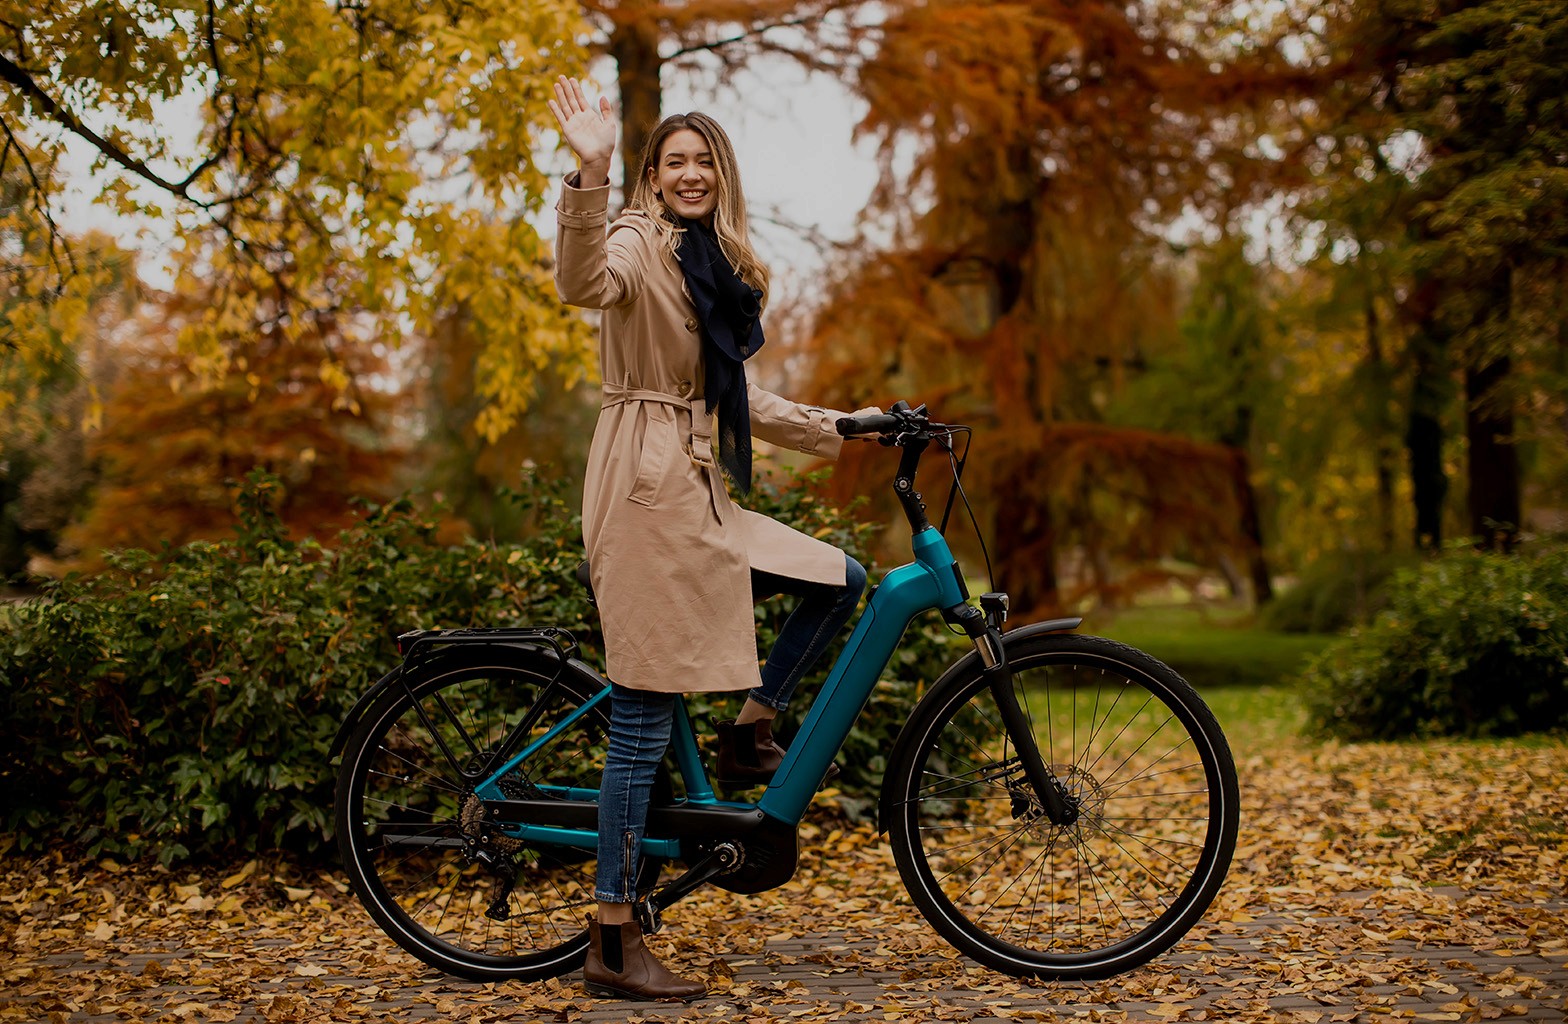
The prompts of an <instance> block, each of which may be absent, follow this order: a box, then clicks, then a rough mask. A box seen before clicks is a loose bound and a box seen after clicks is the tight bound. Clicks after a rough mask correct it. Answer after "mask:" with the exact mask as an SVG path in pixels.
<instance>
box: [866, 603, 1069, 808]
mask: <svg viewBox="0 0 1568 1024" xmlns="http://www.w3.org/2000/svg"><path fill="white" fill-rule="evenodd" d="M1081 625H1083V619H1082V618H1079V617H1076V616H1074V617H1071V618H1061V619H1047V620H1045V621H1044V622H1031V623H1029V624H1028V625H1027V626H1019V627H1018V628H1017V629H1014V630H1010V631H1008V632H1006V633H1003V634H1002V649H1003V650H1004V651H1006V650H1009V649H1011V648H1012V647H1013V646H1014V645H1016V644H1018V643H1021V642H1023V641H1025V640H1028V639H1030V638H1031V637H1036V636H1039V635H1040V634H1042V633H1066V632H1070V631H1071V630H1074V629H1077V628H1078V627H1079V626H1081ZM979 665H980V652H979V651H970V652H969V653H968V654H966V655H964V656H963V657H962V658H959V659H958V660H957V661H955V662H953V664H952V665H950V666H949V667H948V669H947V671H946V672H943V673H942V676H941V678H939V679H938V680H937V681H936V682H934V683H932V684H931V686H930V688H929V689H927V690H926V693H925V696H924V697H922V698H920V704H919V705H916V708H915V709H914V710H911V711H910V713H909V717H908V718H906V719H904V728H903V730H901V731H900V732H899V735H898V739H897V740H895V741H894V742H893V752H892V754H891V756H889V757H888V760H887V763H888V767H889V768H891V767H892V766H893V765H896V764H900V763H902V758H901V757H900V756H899V755H900V753H901V752H902V751H903V749H904V745H905V744H906V743H909V742H911V741H910V740H909V739H908V737H907V735H906V734H907V732H908V729H909V723H910V722H911V721H913V720H914V719H915V718H916V716H917V714H918V709H919V707H920V706H922V705H924V704H925V703H926V702H927V701H930V700H934V699H936V698H937V696H938V695H939V694H943V693H945V692H947V688H948V687H949V686H952V685H953V681H954V680H955V679H958V678H961V677H964V676H969V675H972V674H977V673H978V672H979V671H980V669H979ZM889 778H891V772H890V773H888V774H886V775H884V776H883V777H882V793H881V796H880V797H879V798H878V800H877V832H879V833H883V832H886V831H887V821H888V816H889V815H890V814H891V813H892V805H893V803H894V800H893V796H892V793H891V792H890V791H889V786H888V780H889Z"/></svg>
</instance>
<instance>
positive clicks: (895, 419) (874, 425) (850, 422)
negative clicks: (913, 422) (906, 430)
mask: <svg viewBox="0 0 1568 1024" xmlns="http://www.w3.org/2000/svg"><path fill="white" fill-rule="evenodd" d="M903 425H904V421H903V419H902V418H901V417H899V416H895V415H893V414H892V413H886V412H882V413H875V412H874V413H868V414H867V415H865V416H844V417H841V418H840V419H839V421H838V432H839V434H841V435H842V436H844V437H855V436H857V435H859V434H891V433H892V432H893V431H895V430H897V429H898V428H899V427H902V426H903Z"/></svg>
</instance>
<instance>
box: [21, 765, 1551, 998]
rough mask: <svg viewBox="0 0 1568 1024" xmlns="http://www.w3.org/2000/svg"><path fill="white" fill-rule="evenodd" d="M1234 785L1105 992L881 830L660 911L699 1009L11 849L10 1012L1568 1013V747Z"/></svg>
mask: <svg viewBox="0 0 1568 1024" xmlns="http://www.w3.org/2000/svg"><path fill="white" fill-rule="evenodd" d="M1242 769H1243V790H1244V793H1245V794H1246V804H1247V806H1246V810H1245V812H1244V821H1243V825H1244V832H1243V836H1242V843H1241V846H1240V848H1239V849H1238V851H1237V857H1236V861H1235V864H1234V866H1233V868H1232V871H1231V876H1230V879H1229V881H1228V882H1227V884H1226V887H1225V890H1224V892H1223V893H1222V894H1221V897H1220V899H1219V901H1218V902H1217V903H1216V905H1215V907H1214V908H1213V909H1212V910H1211V912H1210V914H1209V916H1208V919H1207V920H1206V921H1205V923H1204V924H1203V925H1201V926H1200V927H1199V928H1198V929H1197V930H1195V931H1194V932H1193V933H1192V934H1191V935H1190V936H1189V937H1188V939H1187V940H1186V941H1184V942H1183V943H1182V944H1181V945H1180V946H1178V947H1177V949H1176V950H1175V951H1173V952H1172V953H1170V954H1167V955H1166V956H1165V957H1163V958H1162V959H1160V960H1159V961H1157V962H1156V963H1155V964H1154V965H1152V966H1150V967H1148V968H1145V969H1142V970H1139V971H1135V972H1132V973H1130V974H1126V975H1123V976H1121V977H1118V978H1115V979H1112V980H1110V981H1105V982H1095V983H1078V984H1060V983H1057V984H1041V983H1031V982H1020V981H1017V980H1015V979H1011V978H1007V977H1004V976H1001V975H998V974H995V973H993V972H991V971H988V970H985V969H983V968H980V967H977V966H975V965H973V964H971V963H969V962H968V961H966V960H963V959H960V958H958V957H957V956H956V955H955V954H953V953H952V951H951V950H950V949H949V948H948V947H947V946H946V945H945V944H944V943H943V942H942V941H941V940H940V939H939V938H937V937H936V936H935V935H934V934H933V933H932V932H931V931H930V929H929V928H927V927H926V925H925V924H924V922H923V921H922V920H921V919H920V918H919V916H918V915H917V914H916V913H915V911H914V910H913V909H912V908H911V907H909V906H908V904H907V901H906V900H905V899H904V897H903V893H902V888H901V886H900V885H899V882H898V879H897V876H896V874H895V872H894V870H893V865H892V860H891V856H890V855H889V853H888V850H887V848H886V844H885V843H884V842H883V841H882V840H881V839H880V838H878V837H876V836H873V835H871V834H870V833H869V831H865V830H859V831H854V830H851V831H847V832H846V831H839V830H830V829H828V828H826V827H825V826H813V825H809V824H808V826H807V828H806V830H805V832H806V834H805V838H806V846H807V850H806V851H805V856H804V857H803V862H802V870H801V872H800V873H799V874H798V875H797V876H796V878H795V879H794V880H793V881H792V882H790V883H789V885H788V886H786V887H785V888H784V889H782V890H779V891H775V892H772V893H764V894H761V895H759V896H753V897H732V896H728V895H725V894H721V893H716V892H715V893H708V894H703V895H702V896H701V898H693V899H692V900H690V901H688V902H686V903H684V904H682V905H680V906H678V907H676V908H674V910H672V912H671V913H670V915H669V926H668V927H667V929H666V931H665V933H664V934H663V935H662V936H660V938H659V939H657V940H655V941H656V942H657V943H659V945H660V948H662V949H663V950H666V951H668V952H670V953H671V955H672V959H673V960H675V961H676V962H677V963H678V964H679V965H680V967H681V969H683V970H685V971H688V972H692V973H697V974H701V975H703V976H705V977H706V978H708V979H709V982H710V986H711V987H712V989H713V995H712V996H710V998H708V999H707V1000H705V1001H702V1002H699V1003H696V1004H694V1005H692V1006H689V1007H678V1006H647V1005H638V1004H617V1003H610V1002H600V1001H591V1000H588V999H586V998H585V997H584V995H583V993H582V991H581V989H580V987H579V986H578V985H577V984H576V983H575V981H574V980H572V979H566V980H564V981H559V982H550V983H545V984H535V985H522V984H508V985H496V986H479V985H470V984H467V983H462V982H457V981H454V980H451V979H446V978H443V977H441V976H439V975H436V974H434V973H432V972H430V971H428V970H425V969H424V968H423V967H422V966H421V965H420V964H419V963H418V962H416V961H414V960H413V959H412V958H410V957H408V956H406V955H404V954H403V953H402V952H401V951H399V950H397V949H396V948H395V947H393V946H391V944H390V943H389V942H388V941H387V940H386V939H385V938H384V937H383V936H381V935H380V933H378V932H377V931H376V930H375V929H374V928H373V927H372V926H371V924H370V922H369V920H368V918H367V917H366V915H365V914H364V912H363V911H361V910H360V908H359V907H358V905H357V904H356V903H354V901H353V900H352V898H351V897H350V896H348V895H347V893H346V887H345V886H344V885H343V883H342V881H341V879H340V878H338V877H337V876H336V875H335V874H332V873H322V874H319V875H314V876H309V877H307V876H304V875H302V874H300V873H299V872H298V869H295V868H291V867H290V866H289V865H286V864H257V863H254V862H253V863H251V864H247V865H245V866H243V867H238V869H237V870H234V871H233V873H231V874H225V873H223V872H211V873H208V874H203V873H201V872H197V871H192V870H190V869H176V870H174V871H172V872H166V871H161V870H158V869H155V868H147V867H135V868H129V867H122V866H119V865H114V864H110V863H103V864H76V863H69V864H66V863H58V862H56V861H52V860H46V861H42V862H40V861H38V860H28V859H25V858H22V857H19V856H16V855H14V854H13V855H11V856H9V857H7V858H6V859H5V861H4V862H3V869H4V873H3V877H0V922H3V932H0V957H3V962H0V974H3V978H4V993H3V995H0V1021H50V1022H53V1021H69V1022H87V1021H123V1020H128V1019H141V1020H188V1021H329V1020H330V1021H383V1020H387V1021H399V1022H401V1021H409V1020H423V1019H429V1020H443V1021H461V1022H469V1021H477V1022H491V1021H501V1020H517V1021H604V1022H610V1021H617V1022H618V1021H626V1020H633V1021H635V1020H639V1019H643V1020H665V1019H677V1018H685V1019H714V1020H742V1021H755V1022H763V1021H816V1020H876V1021H881V1020H907V1021H917V1020H954V1021H993V1020H1052V1019H1057V1018H1061V1019H1072V1018H1080V1019H1087V1020H1093V1021H1122V1020H1126V1021H1179V1020H1210V1021H1287V1022H1303V1024H1306V1022H1321V1024H1329V1022H1338V1021H1345V1022H1348V1021H1358V1022H1359V1021H1366V1022H1372V1021H1395V1020H1449V1021H1478V1020H1494V1019H1501V1020H1550V1021H1562V1020H1563V1019H1564V1016H1565V1013H1568V892H1565V884H1564V879H1563V872H1564V859H1565V853H1568V789H1565V787H1564V780H1565V779H1568V746H1565V745H1563V744H1561V743H1556V744H1551V745H1545V746H1522V745H1474V744H1462V745H1461V744H1453V745H1420V746H1393V745H1366V746H1355V747H1342V748H1341V747H1324V748H1304V747H1303V748H1297V749H1292V750H1284V751H1278V752H1270V753H1266V754H1259V755H1256V756H1251V757H1246V758H1244V759H1243V761H1242Z"/></svg>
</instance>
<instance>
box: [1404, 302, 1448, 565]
mask: <svg viewBox="0 0 1568 1024" xmlns="http://www.w3.org/2000/svg"><path fill="white" fill-rule="evenodd" d="M1434 329H1435V324H1430V323H1428V324H1424V325H1423V326H1422V329H1421V330H1419V331H1418V332H1417V336H1416V337H1415V338H1412V342H1413V345H1412V348H1413V349H1414V354H1415V376H1414V377H1413V378H1412V380H1411V382H1410V412H1409V418H1408V420H1407V421H1406V426H1405V450H1406V451H1407V452H1408V454H1409V457H1410V487H1411V494H1412V498H1413V500H1414V504H1415V513H1416V530H1415V543H1416V548H1417V549H1418V550H1421V551H1437V550H1438V549H1439V548H1440V547H1442V545H1443V499H1444V498H1445V497H1447V495H1448V474H1447V473H1446V472H1445V471H1444V470H1443V420H1442V414H1443V405H1444V403H1445V402H1446V400H1447V398H1448V388H1449V383H1448V378H1447V375H1446V374H1445V373H1444V372H1443V370H1442V368H1441V367H1440V365H1439V364H1440V362H1441V356H1440V351H1441V349H1440V344H1439V343H1437V342H1435V341H1434V340H1433V339H1432V336H1431V333H1430V331H1431V330H1434Z"/></svg>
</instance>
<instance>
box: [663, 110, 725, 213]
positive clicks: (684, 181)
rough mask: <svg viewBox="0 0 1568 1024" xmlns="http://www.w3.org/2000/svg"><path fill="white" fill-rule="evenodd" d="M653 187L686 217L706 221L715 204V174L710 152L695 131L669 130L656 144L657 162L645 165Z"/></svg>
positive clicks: (665, 201) (687, 129) (717, 193)
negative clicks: (662, 141)
mask: <svg viewBox="0 0 1568 1024" xmlns="http://www.w3.org/2000/svg"><path fill="white" fill-rule="evenodd" d="M648 177H649V180H650V181H652V182H653V190H654V191H655V192H657V193H659V195H660V197H661V198H662V199H663V200H664V205H665V206H668V207H669V208H670V209H671V210H672V211H674V212H675V213H676V214H678V215H679V216H682V217H685V218H686V219H687V220H700V221H707V220H708V219H709V218H711V217H712V216H713V210H714V208H715V207H716V206H718V204H719V176H718V172H717V171H715V170H714V168H713V154H712V153H711V152H710V151H709V148H708V143H707V141H706V140H705V139H703V137H702V136H701V135H699V134H698V133H697V132H694V131H692V130H691V129H690V128H682V129H680V130H679V131H676V132H671V133H670V136H669V138H667V139H665V140H664V144H663V145H662V146H660V147H659V162H658V163H657V164H655V165H654V166H653V167H650V168H649V169H648Z"/></svg>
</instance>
